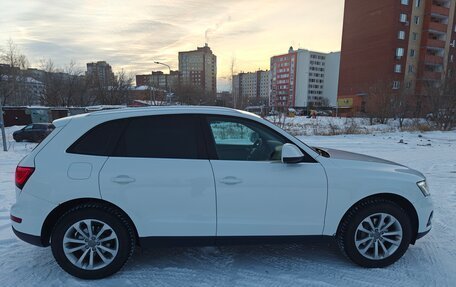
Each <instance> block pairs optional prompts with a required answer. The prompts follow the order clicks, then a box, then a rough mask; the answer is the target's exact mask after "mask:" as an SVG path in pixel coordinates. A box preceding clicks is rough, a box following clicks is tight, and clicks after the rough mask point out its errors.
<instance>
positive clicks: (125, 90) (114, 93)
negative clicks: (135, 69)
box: [101, 69, 133, 105]
mask: <svg viewBox="0 0 456 287" xmlns="http://www.w3.org/2000/svg"><path fill="white" fill-rule="evenodd" d="M132 83H133V77H132V76H131V75H128V74H127V73H126V72H125V71H124V70H123V69H122V70H121V71H120V72H118V73H117V74H116V75H115V76H114V79H113V81H112V85H111V86H109V87H107V97H106V98H105V101H104V102H102V103H101V104H108V105H121V104H125V105H127V104H128V102H129V94H130V91H131V87H132Z"/></svg>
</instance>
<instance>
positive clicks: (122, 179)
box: [112, 175, 136, 184]
mask: <svg viewBox="0 0 456 287" xmlns="http://www.w3.org/2000/svg"><path fill="white" fill-rule="evenodd" d="M112 181H113V182H115V183H119V184H127V183H132V182H135V181H136V179H134V178H132V177H129V176H128V175H119V176H116V177H114V178H113V179H112Z"/></svg>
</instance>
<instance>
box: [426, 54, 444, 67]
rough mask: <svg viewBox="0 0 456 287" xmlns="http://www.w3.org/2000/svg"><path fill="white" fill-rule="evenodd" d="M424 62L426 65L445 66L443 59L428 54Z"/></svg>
mask: <svg viewBox="0 0 456 287" xmlns="http://www.w3.org/2000/svg"><path fill="white" fill-rule="evenodd" d="M424 62H425V63H426V64H432V65H442V64H443V57H439V56H434V55H429V54H427V55H425V56H424Z"/></svg>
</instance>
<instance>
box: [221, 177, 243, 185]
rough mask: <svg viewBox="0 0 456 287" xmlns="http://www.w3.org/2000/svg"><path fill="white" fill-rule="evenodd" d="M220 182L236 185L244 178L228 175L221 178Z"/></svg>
mask: <svg viewBox="0 0 456 287" xmlns="http://www.w3.org/2000/svg"><path fill="white" fill-rule="evenodd" d="M220 182H221V183H224V184H228V185H234V184H238V183H241V182H242V180H241V179H239V178H237V177H235V176H227V177H224V178H222V179H221V180H220Z"/></svg>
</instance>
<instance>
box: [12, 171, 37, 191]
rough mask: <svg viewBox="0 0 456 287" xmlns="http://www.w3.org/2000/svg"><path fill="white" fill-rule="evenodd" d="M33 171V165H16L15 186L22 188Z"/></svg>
mask: <svg viewBox="0 0 456 287" xmlns="http://www.w3.org/2000/svg"><path fill="white" fill-rule="evenodd" d="M34 171H35V168H34V167H25V166H18V167H16V186H17V187H18V188H19V189H22V188H23V187H24V185H25V183H26V182H27V180H28V179H29V178H30V176H31V175H32V173H33V172H34Z"/></svg>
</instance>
